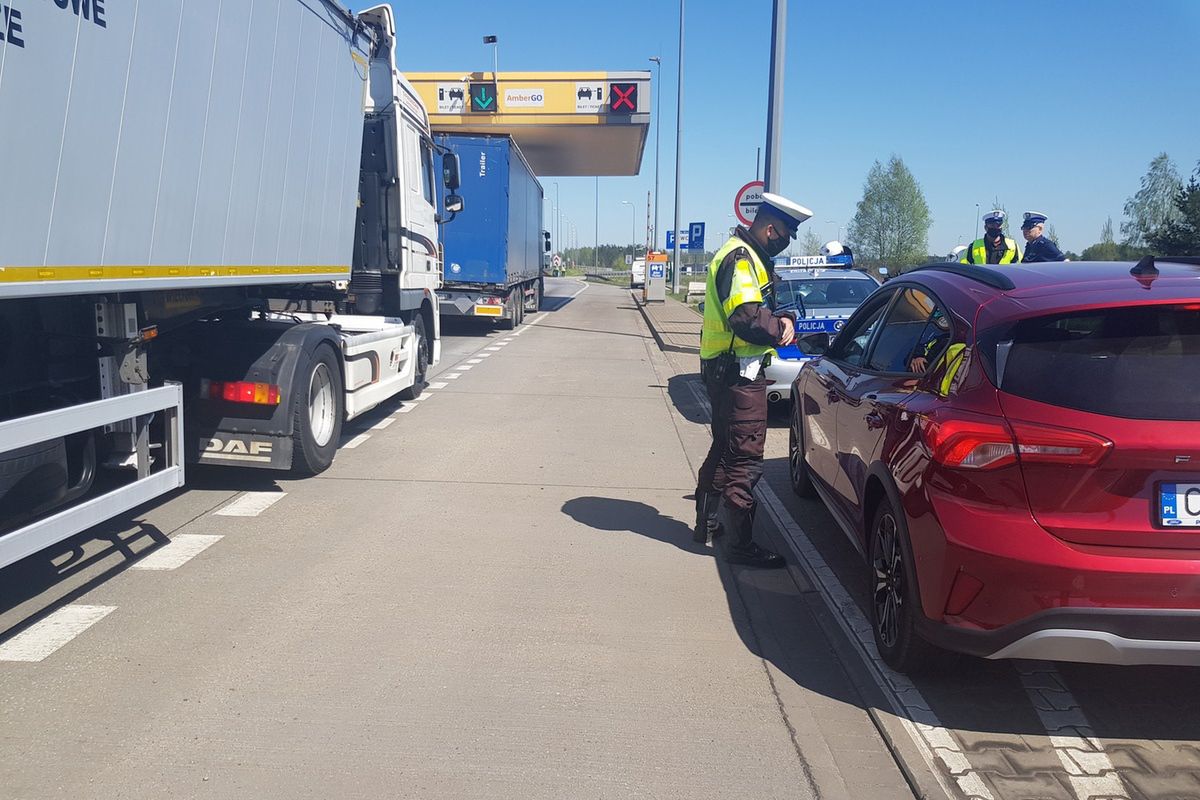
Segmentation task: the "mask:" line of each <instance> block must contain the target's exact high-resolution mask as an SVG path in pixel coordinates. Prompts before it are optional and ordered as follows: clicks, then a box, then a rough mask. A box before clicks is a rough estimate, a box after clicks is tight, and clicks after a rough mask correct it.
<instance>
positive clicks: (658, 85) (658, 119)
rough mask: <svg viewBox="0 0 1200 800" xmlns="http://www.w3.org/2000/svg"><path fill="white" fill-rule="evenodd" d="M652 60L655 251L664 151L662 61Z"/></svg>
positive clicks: (652, 238) (655, 57)
mask: <svg viewBox="0 0 1200 800" xmlns="http://www.w3.org/2000/svg"><path fill="white" fill-rule="evenodd" d="M650 60H651V61H653V62H654V64H655V66H657V67H658V70H657V72H658V78H656V79H655V81H656V82H655V84H654V98H655V99H654V106H655V108H654V232H653V235H651V237H650V243H651V246H650V247H649V249H650V250H653V249H654V244H655V243H657V241H658V158H659V153H660V151H661V150H662V147H661V146H660V143H661V141H662V59H661V58H659V57H658V56H650Z"/></svg>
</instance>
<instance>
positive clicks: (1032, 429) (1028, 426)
mask: <svg viewBox="0 0 1200 800" xmlns="http://www.w3.org/2000/svg"><path fill="white" fill-rule="evenodd" d="M1010 424H1011V425H1012V429H1013V432H1014V433H1015V434H1016V436H1017V452H1018V453H1019V454H1020V458H1021V461H1023V462H1029V463H1038V464H1073V465H1076V466H1082V467H1094V466H1096V465H1097V464H1099V463H1100V462H1101V461H1103V460H1104V458H1105V456H1107V455H1108V454H1109V452H1110V451H1111V450H1112V447H1113V443H1112V442H1110V441H1109V440H1108V439H1105V438H1104V437H1102V436H1097V435H1096V434H1094V433H1086V432H1084V431H1075V430H1069V429H1067V428H1053V427H1050V426H1048V425H1035V424H1033V423H1031V422H1020V421H1017V420H1014V421H1013V422H1011V423H1010Z"/></svg>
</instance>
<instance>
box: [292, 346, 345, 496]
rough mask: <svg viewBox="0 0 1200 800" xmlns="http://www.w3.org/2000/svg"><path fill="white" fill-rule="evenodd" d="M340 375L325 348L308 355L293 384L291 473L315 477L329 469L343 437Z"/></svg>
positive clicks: (334, 356) (328, 348) (332, 358)
mask: <svg viewBox="0 0 1200 800" xmlns="http://www.w3.org/2000/svg"><path fill="white" fill-rule="evenodd" d="M344 399H345V398H344V396H343V392H342V373H341V372H340V371H339V370H338V363H337V356H336V355H335V354H334V352H333V350H332V349H331V348H330V347H329V346H328V345H325V344H321V345H318V346H317V348H316V349H315V350H314V351H313V352H312V353H310V354H308V358H307V360H304V361H301V363H300V364H299V365H298V367H297V369H296V378H295V381H294V382H293V384H292V409H293V411H292V416H293V424H292V472H294V473H296V474H297V475H316V474H317V473H319V472H324V471H325V470H327V469H329V465H330V464H332V463H333V456H334V454H335V453H336V452H337V448H338V440H339V439H340V438H341V435H342V414H343V410H342V404H343V402H344Z"/></svg>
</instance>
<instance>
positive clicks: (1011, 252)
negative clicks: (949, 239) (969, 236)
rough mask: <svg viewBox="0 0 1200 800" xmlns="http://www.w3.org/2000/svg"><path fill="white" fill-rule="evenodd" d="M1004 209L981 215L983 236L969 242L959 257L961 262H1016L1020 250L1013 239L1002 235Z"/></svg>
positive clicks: (1018, 260) (981, 263)
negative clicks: (969, 244)
mask: <svg viewBox="0 0 1200 800" xmlns="http://www.w3.org/2000/svg"><path fill="white" fill-rule="evenodd" d="M1003 228H1004V211H1002V210H1001V209H996V210H994V211H989V212H988V213H986V214H984V215H983V238H982V239H976V240H975V241H973V242H971V246H970V247H968V248H967V249H966V250H964V251H963V254H962V257H961V258H960V259H959V261H960V262H962V263H963V264H980V265H983V264H1016V263H1019V262H1020V261H1021V251H1020V250H1018V249H1017V242H1016V240H1015V239H1010V238H1008V237H1007V236H1005V235H1004V230H1003Z"/></svg>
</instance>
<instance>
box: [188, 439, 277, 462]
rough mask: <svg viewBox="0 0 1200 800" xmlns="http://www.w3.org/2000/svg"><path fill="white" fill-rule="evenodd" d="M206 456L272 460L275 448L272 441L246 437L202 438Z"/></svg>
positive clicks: (243, 459) (245, 459)
mask: <svg viewBox="0 0 1200 800" xmlns="http://www.w3.org/2000/svg"><path fill="white" fill-rule="evenodd" d="M200 443H201V445H202V446H203V448H204V453H203V456H204V457H206V458H225V459H230V460H234V459H237V460H242V461H270V460H271V453H272V452H273V451H274V450H275V445H274V444H273V443H272V442H256V441H253V440H250V441H246V440H244V439H228V440H224V439H216V438H213V439H201V440H200Z"/></svg>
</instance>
